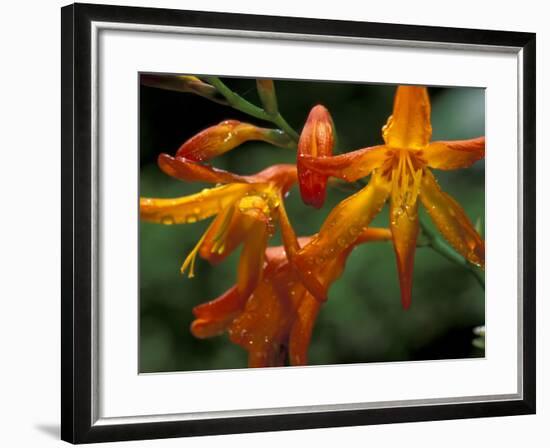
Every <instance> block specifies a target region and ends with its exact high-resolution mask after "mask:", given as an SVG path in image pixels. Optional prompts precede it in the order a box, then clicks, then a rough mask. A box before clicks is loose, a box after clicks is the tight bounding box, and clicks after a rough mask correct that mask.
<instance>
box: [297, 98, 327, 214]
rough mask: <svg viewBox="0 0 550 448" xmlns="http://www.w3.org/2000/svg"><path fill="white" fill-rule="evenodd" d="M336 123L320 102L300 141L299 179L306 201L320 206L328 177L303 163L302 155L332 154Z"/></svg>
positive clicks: (311, 114) (322, 155) (314, 205)
mask: <svg viewBox="0 0 550 448" xmlns="http://www.w3.org/2000/svg"><path fill="white" fill-rule="evenodd" d="M333 147H334V124H333V122H332V117H331V116H330V113H329V111H328V110H327V109H326V108H325V107H324V106H322V105H320V104H318V105H317V106H315V107H314V108H313V109H311V111H310V113H309V116H308V118H307V121H306V124H305V126H304V129H303V130H302V134H301V135H300V141H299V142H298V163H297V167H298V181H299V183H300V193H301V195H302V200H303V201H304V203H306V204H308V205H311V206H313V207H315V208H320V207H321V206H322V205H323V203H324V202H325V196H326V190H327V181H328V177H327V176H325V175H322V174H318V173H315V172H313V171H312V170H310V169H309V168H307V167H306V166H305V165H304V164H303V163H302V160H301V159H302V158H301V156H304V155H307V156H313V157H325V156H331V155H332V149H333Z"/></svg>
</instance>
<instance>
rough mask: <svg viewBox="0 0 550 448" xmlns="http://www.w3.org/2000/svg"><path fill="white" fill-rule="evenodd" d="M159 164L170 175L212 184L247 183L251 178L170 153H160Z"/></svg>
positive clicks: (188, 180) (180, 178) (187, 180)
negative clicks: (173, 155)
mask: <svg viewBox="0 0 550 448" xmlns="http://www.w3.org/2000/svg"><path fill="white" fill-rule="evenodd" d="M158 165H159V167H160V169H161V170H162V171H164V172H165V173H166V174H168V175H169V176H172V177H175V178H176V179H179V180H184V181H186V182H208V183H211V184H217V183H221V184H228V183H232V182H240V183H247V182H250V179H249V178H247V177H246V176H239V175H238V174H233V173H230V172H229V171H224V170H220V169H218V168H214V167H212V166H207V165H201V164H200V163H197V162H194V161H192V160H189V159H186V158H185V157H172V156H170V155H168V154H160V155H159V157H158Z"/></svg>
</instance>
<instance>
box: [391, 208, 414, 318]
mask: <svg viewBox="0 0 550 448" xmlns="http://www.w3.org/2000/svg"><path fill="white" fill-rule="evenodd" d="M390 220H391V232H392V238H393V249H394V251H395V256H396V259H397V271H398V273H399V286H400V288H401V304H402V305H403V308H404V309H408V308H409V306H410V305H411V295H412V284H413V268H414V254H415V251H416V240H417V238H418V229H419V224H418V201H416V203H415V204H414V205H410V206H408V207H407V208H405V207H404V206H403V204H395V203H394V201H392V204H391V207H390Z"/></svg>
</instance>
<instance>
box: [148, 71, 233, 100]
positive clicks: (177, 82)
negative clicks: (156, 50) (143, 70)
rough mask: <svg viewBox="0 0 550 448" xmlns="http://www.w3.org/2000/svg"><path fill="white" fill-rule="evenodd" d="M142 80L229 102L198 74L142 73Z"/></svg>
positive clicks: (159, 86)
mask: <svg viewBox="0 0 550 448" xmlns="http://www.w3.org/2000/svg"><path fill="white" fill-rule="evenodd" d="M140 82H141V84H142V85H144V86H148V87H157V88H159V89H164V90H172V91H174V92H188V93H194V94H195V95H199V96H202V97H204V98H207V99H209V100H211V101H214V102H216V103H220V104H227V100H226V99H225V98H224V97H223V96H222V95H221V94H220V93H219V92H218V90H217V89H216V88H215V87H214V86H211V85H210V84H207V83H205V82H203V81H201V80H200V79H199V78H197V77H196V76H187V75H147V74H143V75H141V78H140Z"/></svg>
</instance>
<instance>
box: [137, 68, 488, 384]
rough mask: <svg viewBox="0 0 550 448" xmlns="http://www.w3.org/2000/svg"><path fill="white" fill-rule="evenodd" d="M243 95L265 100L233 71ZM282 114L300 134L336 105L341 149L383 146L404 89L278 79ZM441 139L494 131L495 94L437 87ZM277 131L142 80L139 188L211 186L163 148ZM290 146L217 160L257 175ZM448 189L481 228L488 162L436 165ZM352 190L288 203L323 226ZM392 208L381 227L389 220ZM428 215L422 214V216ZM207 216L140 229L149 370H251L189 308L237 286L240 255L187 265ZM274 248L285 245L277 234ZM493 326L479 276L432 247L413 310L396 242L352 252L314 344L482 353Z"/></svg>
mask: <svg viewBox="0 0 550 448" xmlns="http://www.w3.org/2000/svg"><path fill="white" fill-rule="evenodd" d="M223 80H224V82H226V84H227V85H229V86H230V87H231V88H232V89H233V90H234V91H236V92H238V93H239V94H241V95H242V96H243V97H245V98H246V99H248V100H249V101H252V102H253V103H255V104H260V102H259V98H258V95H257V93H256V89H255V81H254V80H253V79H232V78H223ZM276 89H277V95H278V101H279V109H280V111H281V113H282V114H283V115H284V117H285V118H286V120H287V121H288V122H289V123H290V124H291V126H293V127H294V128H295V129H296V130H298V132H299V130H300V129H301V128H302V126H303V123H304V121H305V119H306V118H307V115H308V113H309V110H310V109H311V108H312V107H313V106H314V105H316V104H318V103H320V104H323V105H325V106H326V107H327V108H328V109H329V110H330V112H331V114H332V117H333V119H334V122H335V125H336V129H337V132H338V139H339V141H338V147H337V151H338V152H347V151H350V150H353V149H358V148H362V147H365V146H372V145H375V144H380V143H382V137H381V127H382V126H383V125H384V123H385V122H386V119H387V117H388V116H389V115H390V114H391V110H392V105H393V95H394V92H395V86H388V85H365V84H351V83H336V82H311V81H286V80H279V81H276ZM429 93H430V98H431V101H432V126H433V139H434V140H439V139H445V140H452V139H466V138H472V137H477V136H480V135H484V133H485V96H484V95H485V93H484V90H483V89H474V88H430V89H429ZM229 118H233V119H238V120H242V121H248V122H252V123H255V124H259V125H262V126H265V127H269V126H270V125H269V124H268V123H265V122H262V121H260V120H257V119H255V118H252V117H249V116H247V115H244V114H242V113H240V112H238V111H236V110H234V109H232V108H230V107H226V106H221V105H218V104H216V103H212V102H210V101H208V100H206V99H203V98H201V97H198V96H194V95H192V94H188V93H178V92H171V91H167V90H161V89H157V88H151V87H145V86H141V87H140V116H139V120H140V195H141V196H148V197H177V196H182V195H187V194H191V193H195V192H198V191H200V190H201V189H202V188H204V187H205V186H208V185H206V184H187V183H184V182H180V181H178V180H176V179H173V178H170V177H168V176H167V175H165V174H163V173H162V172H161V171H160V170H159V168H158V167H157V166H156V158H157V156H158V154H160V153H162V152H166V153H169V154H174V153H175V152H176V150H177V148H178V147H179V146H180V145H181V143H183V142H184V141H185V140H186V139H188V138H189V137H191V136H192V135H194V134H195V133H197V132H198V131H200V130H202V129H204V128H206V127H208V126H211V125H213V124H216V123H218V122H220V121H222V120H224V119H229ZM294 161H295V153H294V152H293V151H291V150H287V149H281V148H276V147H272V146H270V145H268V144H264V143H257V142H253V143H246V144H244V145H242V146H241V147H239V148H236V149H235V150H233V151H231V152H229V153H227V154H225V155H223V156H221V157H219V158H217V159H215V160H214V161H213V164H214V165H215V166H217V167H220V168H224V169H227V170H231V171H235V172H237V173H243V174H248V173H254V172H256V171H259V170H261V169H263V168H265V167H267V166H269V165H271V164H274V163H294ZM436 176H437V178H438V180H439V182H440V185H441V187H442V188H443V189H444V190H445V191H446V192H448V193H450V194H451V195H452V196H453V197H454V198H455V199H457V200H458V201H459V203H460V204H462V206H463V207H464V209H465V210H466V213H467V214H468V216H469V217H470V219H471V220H472V221H473V222H476V221H477V220H478V219H480V220H481V223H482V224H483V217H484V206H485V204H484V195H485V189H484V184H485V164H484V162H482V161H481V162H477V163H476V164H475V165H474V166H473V167H472V168H469V169H464V170H456V171H449V172H443V171H438V172H436ZM350 194H351V191H346V190H345V189H343V188H342V189H339V188H331V189H330V190H329V192H328V195H327V201H326V203H325V205H324V206H323V208H322V209H321V210H315V209H313V208H311V207H307V206H305V205H303V204H302V202H301V200H300V196H299V192H298V188H297V187H294V188H293V189H292V190H291V192H290V195H289V197H288V198H287V202H286V204H287V210H288V213H289V216H290V219H291V222H292V223H293V225H294V228H295V230H296V233H297V234H298V235H310V234H312V233H315V232H317V231H318V229H319V227H320V225H321V223H322V222H323V220H324V219H325V218H326V216H327V215H328V213H329V212H330V210H331V209H332V208H333V207H334V206H335V205H336V204H337V203H338V202H339V201H341V200H342V199H344V198H345V197H347V196H349V195H350ZM387 208H388V207H387V205H386V206H385V208H384V209H383V211H382V213H380V215H379V216H378V217H377V218H376V219H375V220H374V222H373V224H372V225H374V226H384V227H387V226H388V211H387ZM421 212H422V211H421ZM208 224H209V221H204V222H199V223H196V224H191V225H177V226H162V225H158V224H150V223H143V222H142V223H141V224H140V260H139V261H140V298H139V300H140V322H139V331H140V348H139V350H140V353H139V359H140V366H139V368H140V372H142V373H146V372H169V371H181V370H209V369H230V368H244V367H246V362H247V361H246V358H247V356H246V352H245V351H244V350H243V349H242V348H240V347H238V346H236V345H234V344H232V343H231V342H230V341H229V339H228V337H227V335H223V336H219V337H216V338H212V339H208V340H198V339H195V338H194V337H193V336H192V335H191V333H190V332H189V325H190V323H191V321H192V320H193V315H192V313H191V309H192V308H193V307H194V306H195V305H197V304H199V303H203V302H206V301H208V300H211V299H213V298H215V297H217V296H219V295H220V294H221V293H223V292H224V291H225V290H226V289H227V288H229V287H230V286H231V285H233V284H234V282H235V274H236V260H237V259H238V251H237V253H235V254H233V255H232V256H231V257H230V258H229V260H227V261H226V262H224V263H222V264H221V265H218V266H216V267H215V268H214V267H212V266H210V265H209V264H208V263H207V262H205V261H203V260H200V259H198V260H197V266H196V272H195V274H196V276H195V278H193V279H188V278H187V277H186V276H182V275H180V274H179V268H180V265H181V264H182V262H183V260H184V259H185V257H186V255H187V254H188V252H189V251H190V250H191V249H192V248H193V247H194V245H195V243H196V242H197V240H198V239H199V238H200V236H201V235H202V233H203V232H204V231H205V229H206V227H207V226H208ZM271 244H273V245H276V244H280V237H279V235H278V234H276V235H275V237H274V238H273V240H272V242H271ZM484 322H485V301H484V291H483V289H482V288H481V287H480V285H479V284H478V283H477V282H476V280H475V279H474V277H473V276H472V275H471V274H469V273H468V272H467V271H466V270H464V269H463V268H460V267H457V266H456V265H454V264H452V263H451V262H449V261H447V260H446V259H445V258H443V257H442V256H441V255H439V254H437V253H435V252H433V251H432V250H431V249H429V248H418V249H417V253H416V265H415V270H414V287H413V300H412V306H411V308H410V309H409V310H408V311H404V310H403V309H402V308H401V302H400V294H399V284H398V278H397V272H396V266H395V258H394V253H393V249H392V247H391V244H390V243H375V244H368V245H362V246H360V247H358V248H357V249H355V250H354V252H353V253H352V255H351V256H350V258H349V259H348V263H347V267H346V270H345V273H344V274H343V276H342V277H341V278H340V279H339V280H338V281H336V282H335V283H334V284H333V286H332V288H331V290H330V294H329V300H328V302H327V303H326V304H325V305H324V306H323V308H322V309H321V313H320V315H319V318H318V320H317V323H316V326H315V329H314V333H313V337H312V342H311V346H310V350H309V364H343V363H363V362H386V361H407V360H429V359H442V358H449V359H451V358H465V357H480V356H484V352H483V351H482V350H480V349H479V348H474V347H473V345H472V339H473V338H474V336H473V333H472V329H473V328H474V327H475V326H478V325H483V324H484Z"/></svg>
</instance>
